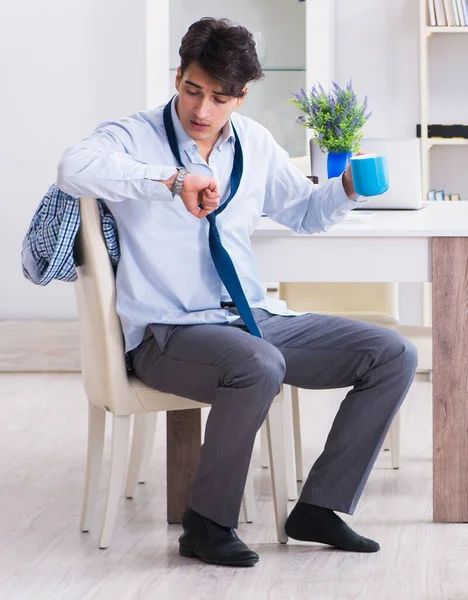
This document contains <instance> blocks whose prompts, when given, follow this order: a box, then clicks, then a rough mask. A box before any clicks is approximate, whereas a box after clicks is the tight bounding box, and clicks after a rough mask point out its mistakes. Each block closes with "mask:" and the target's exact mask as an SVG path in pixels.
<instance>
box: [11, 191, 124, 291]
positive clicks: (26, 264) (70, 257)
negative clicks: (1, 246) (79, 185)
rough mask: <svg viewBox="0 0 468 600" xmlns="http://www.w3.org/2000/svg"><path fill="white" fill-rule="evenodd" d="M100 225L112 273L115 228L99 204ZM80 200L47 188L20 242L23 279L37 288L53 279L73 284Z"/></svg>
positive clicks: (116, 253)
mask: <svg viewBox="0 0 468 600" xmlns="http://www.w3.org/2000/svg"><path fill="white" fill-rule="evenodd" d="M98 205H99V212H100V214H101V225H102V231H103V234H104V239H105V242H106V246H107V251H108V252H109V257H110V259H111V262H112V266H113V267H114V269H115V268H116V266H117V263H118V262H119V258H120V248H119V241H118V233H117V225H116V223H115V220H114V217H113V216H112V214H111V213H110V212H109V210H108V209H107V207H106V205H105V204H104V203H103V202H102V201H99V200H98ZM80 223H81V220H80V206H79V200H78V199H77V198H74V197H73V196H69V195H68V194H66V193H65V192H62V190H61V189H60V188H59V187H58V186H57V184H56V183H54V184H53V185H51V186H50V188H49V190H48V192H47V194H46V195H45V196H44V198H43V199H42V200H41V202H40V204H39V206H38V208H37V210H36V212H35V213H34V216H33V218H32V221H31V224H30V226H29V229H28V231H27V233H26V235H25V237H24V240H23V248H22V251H21V262H22V268H23V275H24V276H25V277H26V278H27V279H29V281H32V282H33V283H35V284H37V285H47V284H48V283H50V282H51V281H52V279H59V280H60V281H75V280H76V278H77V274H76V263H75V257H74V252H73V250H74V245H75V238H76V234H77V233H78V230H79V228H80Z"/></svg>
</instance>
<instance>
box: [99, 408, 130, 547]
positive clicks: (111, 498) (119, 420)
mask: <svg viewBox="0 0 468 600" xmlns="http://www.w3.org/2000/svg"><path fill="white" fill-rule="evenodd" d="M129 433H130V416H125V417H117V416H115V415H114V418H113V428H112V454H111V464H110V473H109V486H108V489H107V501H106V508H105V512H104V520H103V525H102V531H101V540H100V543H99V547H100V548H102V549H103V548H107V546H108V545H109V541H110V537H111V535H112V530H113V529H114V523H115V518H116V516H117V509H118V506H119V500H120V495H121V493H122V489H123V486H124V478H125V471H126V467H127V452H128V438H129Z"/></svg>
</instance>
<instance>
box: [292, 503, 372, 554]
mask: <svg viewBox="0 0 468 600" xmlns="http://www.w3.org/2000/svg"><path fill="white" fill-rule="evenodd" d="M285 530H286V535H288V537H291V538H293V539H295V540H301V541H305V542H319V543H321V544H328V545H329V546H336V547H337V548H341V550H347V551H348V552H378V551H379V550H380V546H379V544H378V543H377V542H374V541H373V540H369V539H368V538H365V537H362V536H361V535H358V534H357V533H356V532H355V531H353V530H352V529H351V527H349V525H347V524H346V523H345V522H344V521H343V520H342V519H340V517H339V516H338V515H337V514H335V513H334V512H333V511H332V510H330V509H329V508H322V507H321V506H315V505H314V504H306V503H305V502H298V503H297V504H296V506H295V507H294V509H293V510H292V512H291V514H290V515H289V517H288V519H287V521H286V526H285Z"/></svg>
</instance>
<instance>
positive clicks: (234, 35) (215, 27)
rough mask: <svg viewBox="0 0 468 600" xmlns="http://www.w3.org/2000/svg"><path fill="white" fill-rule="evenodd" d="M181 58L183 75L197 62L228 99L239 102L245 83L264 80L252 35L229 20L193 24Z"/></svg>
mask: <svg viewBox="0 0 468 600" xmlns="http://www.w3.org/2000/svg"><path fill="white" fill-rule="evenodd" d="M179 55H180V58H181V63H180V66H181V70H182V75H183V74H184V72H185V71H186V69H187V67H188V66H189V65H190V63H192V62H194V61H196V62H198V63H199V65H200V67H201V68H202V69H203V70H204V71H205V72H206V73H207V74H208V75H209V76H210V77H212V78H213V79H215V80H216V81H218V82H219V83H220V85H221V88H222V91H223V93H224V94H227V95H229V96H235V97H237V98H240V97H241V96H242V95H243V94H242V89H243V88H244V86H245V84H246V83H248V82H249V81H258V80H259V79H261V78H262V77H263V71H262V67H261V66H260V62H259V60H258V56H257V51H256V48H255V41H254V39H253V37H252V34H251V33H250V32H249V31H248V30H247V29H246V28H245V27H242V26H240V25H234V24H233V23H231V21H228V19H213V18H211V17H204V18H203V19H200V21H197V22H196V23H193V24H192V25H191V26H190V27H189V30H188V31H187V33H186V34H185V35H184V37H183V38H182V43H181V45H180V48H179Z"/></svg>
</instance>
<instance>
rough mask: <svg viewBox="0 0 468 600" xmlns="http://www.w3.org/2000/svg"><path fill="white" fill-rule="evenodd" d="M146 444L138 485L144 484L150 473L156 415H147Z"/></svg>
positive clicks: (156, 422)
mask: <svg viewBox="0 0 468 600" xmlns="http://www.w3.org/2000/svg"><path fill="white" fill-rule="evenodd" d="M147 422H148V424H147V426H146V427H147V429H146V444H145V447H144V450H143V459H142V461H141V467H140V474H139V476H138V483H146V482H147V481H148V479H149V474H150V471H151V461H152V459H153V446H154V440H155V437H156V428H157V426H158V413H157V412H155V413H149V414H148V415H147Z"/></svg>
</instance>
